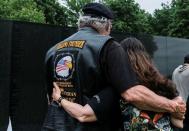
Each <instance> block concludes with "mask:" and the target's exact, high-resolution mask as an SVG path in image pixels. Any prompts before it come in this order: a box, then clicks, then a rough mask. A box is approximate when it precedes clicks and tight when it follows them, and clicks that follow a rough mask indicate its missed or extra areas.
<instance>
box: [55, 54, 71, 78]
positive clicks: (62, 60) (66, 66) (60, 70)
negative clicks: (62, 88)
mask: <svg viewBox="0 0 189 131" xmlns="http://www.w3.org/2000/svg"><path fill="white" fill-rule="evenodd" d="M74 63H75V61H74V57H73V55H72V54H70V53H65V54H60V55H57V57H56V58H55V68H54V69H55V74H56V75H55V76H56V77H57V78H61V79H63V80H67V79H70V78H71V76H72V74H73V71H74Z"/></svg>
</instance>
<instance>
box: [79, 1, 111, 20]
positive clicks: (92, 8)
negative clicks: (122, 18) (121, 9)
mask: <svg viewBox="0 0 189 131" xmlns="http://www.w3.org/2000/svg"><path fill="white" fill-rule="evenodd" d="M82 11H83V13H84V14H85V15H87V14H89V15H94V16H103V17H106V18H108V19H113V18H114V16H113V13H112V11H111V10H110V9H109V8H107V7H106V6H104V5H102V4H100V3H88V4H86V5H85V6H84V7H83V9H82Z"/></svg>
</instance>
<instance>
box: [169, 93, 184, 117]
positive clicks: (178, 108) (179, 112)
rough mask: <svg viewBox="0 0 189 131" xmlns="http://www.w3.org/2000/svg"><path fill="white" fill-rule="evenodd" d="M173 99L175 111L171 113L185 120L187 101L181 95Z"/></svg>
mask: <svg viewBox="0 0 189 131" xmlns="http://www.w3.org/2000/svg"><path fill="white" fill-rule="evenodd" d="M172 101H173V109H174V111H173V112H172V113H171V115H172V116H173V117H175V118H177V119H180V120H183V119H184V118H185V117H184V116H185V112H186V103H185V102H184V101H183V99H182V97H180V96H178V97H176V98H174V99H173V100H172Z"/></svg>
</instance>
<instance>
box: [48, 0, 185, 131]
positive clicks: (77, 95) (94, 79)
mask: <svg viewBox="0 0 189 131" xmlns="http://www.w3.org/2000/svg"><path fill="white" fill-rule="evenodd" d="M83 13H84V15H82V16H80V19H79V22H78V23H79V31H78V32H76V33H75V34H73V35H71V36H70V37H68V38H67V39H65V40H63V41H62V42H60V43H58V44H57V45H55V46H54V47H52V48H51V49H50V50H49V51H48V53H47V57H46V63H47V76H48V83H49V84H48V87H49V89H48V90H49V96H51V93H52V82H53V81H55V82H56V83H57V84H58V86H59V87H60V90H61V91H62V92H61V95H62V97H63V98H65V99H67V100H69V101H72V102H77V103H79V104H81V105H84V104H86V103H88V104H89V105H90V106H91V107H92V109H93V111H94V112H95V115H96V116H97V122H91V123H81V122H78V121H77V120H75V119H74V118H72V117H71V116H69V115H68V114H67V113H66V111H65V110H64V109H63V108H62V107H61V108H58V107H57V105H56V103H54V105H53V104H52V105H51V107H50V108H49V110H51V112H53V113H54V114H57V116H56V117H58V118H59V119H58V122H57V123H56V124H55V123H53V122H49V121H51V119H49V120H48V121H47V122H46V123H48V122H49V123H51V125H48V124H46V127H49V129H52V128H56V129H57V130H58V131H59V130H60V131H61V130H64V131H68V130H69V131H72V130H73V131H85V130H86V131H103V130H104V131H106V130H107V131H111V130H112V131H116V130H119V129H118V128H115V127H117V125H119V124H118V123H116V122H118V121H117V118H115V120H114V119H113V118H112V117H110V119H111V120H110V122H109V121H108V122H107V121H106V120H107V119H104V118H106V117H108V115H109V116H116V115H115V114H119V113H116V112H109V111H108V110H107V111H104V106H106V103H103V104H102V103H101V99H103V98H101V97H98V96H97V95H96V94H97V93H98V92H100V91H101V90H103V89H104V88H105V87H111V88H113V89H114V90H115V91H114V92H115V93H117V92H118V94H121V96H122V97H123V98H124V99H125V100H126V101H128V102H131V103H132V104H134V105H135V106H137V107H138V108H141V109H145V110H151V111H156V112H157V111H158V112H171V113H175V115H176V116H178V117H183V115H184V113H180V114H179V113H178V112H177V111H178V110H176V109H178V107H179V108H180V109H184V108H185V105H184V104H183V101H181V100H179V101H178V99H177V100H169V99H166V98H164V97H161V96H158V95H156V94H155V93H153V92H152V91H150V90H149V89H148V88H146V87H145V86H142V85H139V84H138V83H139V82H138V80H137V77H136V74H135V73H134V71H133V70H132V68H131V65H130V63H129V60H128V56H127V54H126V53H125V52H124V50H123V49H122V47H121V46H120V45H119V44H118V43H117V42H116V41H115V40H113V39H112V38H111V37H110V36H109V34H110V31H111V19H113V14H112V12H111V10H110V9H108V8H107V7H105V6H103V5H102V4H99V3H89V4H87V5H86V6H84V8H83ZM93 96H95V98H96V101H92V103H91V102H88V101H90V98H92V97H93ZM104 97H108V96H104ZM107 103H108V102H107ZM112 108H114V106H112ZM57 109H58V111H57ZM52 110H53V111H52ZM117 111H118V110H117ZM57 112H58V113H57ZM108 113H109V114H108ZM107 114H108V115H107ZM50 117H51V118H52V117H55V116H54V115H52V116H50ZM53 120H55V119H52V121H53ZM101 120H104V121H101ZM113 120H114V122H115V125H114V124H112V121H113ZM57 125H58V126H57Z"/></svg>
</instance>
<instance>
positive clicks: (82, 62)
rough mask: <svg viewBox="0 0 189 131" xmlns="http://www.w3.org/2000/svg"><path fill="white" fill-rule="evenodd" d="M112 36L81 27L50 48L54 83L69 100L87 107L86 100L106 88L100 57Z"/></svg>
mask: <svg viewBox="0 0 189 131" xmlns="http://www.w3.org/2000/svg"><path fill="white" fill-rule="evenodd" d="M110 39H111V37H110V36H103V35H100V34H99V33H97V32H96V31H95V30H93V29H92V28H90V27H84V28H81V29H80V30H79V31H78V32H77V33H75V34H73V35H72V36H70V37H69V38H67V39H65V40H64V41H61V42H59V43H58V44H56V45H55V46H54V47H53V48H51V49H50V50H49V52H48V54H47V60H48V58H49V57H51V56H52V57H53V59H52V60H53V74H54V81H56V82H57V84H58V85H59V87H60V89H61V91H62V96H63V97H65V98H66V99H68V100H69V101H73V102H78V103H80V104H85V100H87V99H88V98H90V97H92V96H93V95H95V94H97V93H98V92H99V91H100V90H101V89H102V88H103V87H104V84H103V82H104V79H103V77H102V71H101V69H100V64H99V57H100V52H101V50H102V47H103V46H104V44H105V43H106V42H107V41H108V40H110Z"/></svg>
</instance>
